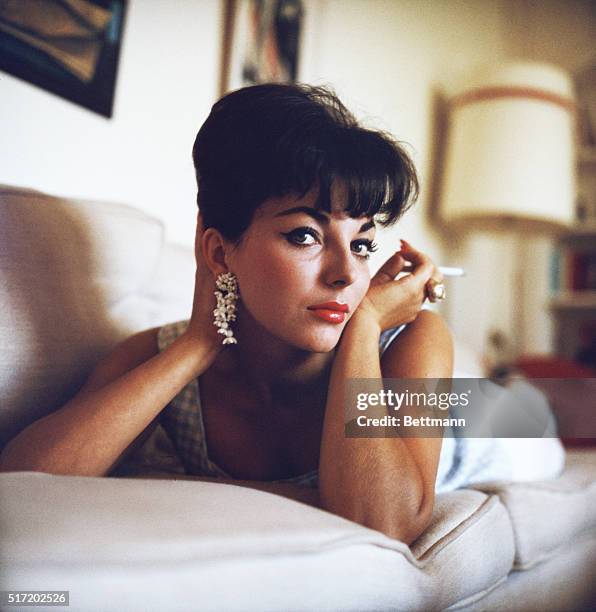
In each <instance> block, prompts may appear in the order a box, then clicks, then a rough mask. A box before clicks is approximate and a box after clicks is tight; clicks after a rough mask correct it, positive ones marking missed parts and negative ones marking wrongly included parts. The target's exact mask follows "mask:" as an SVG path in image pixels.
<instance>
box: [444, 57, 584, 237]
mask: <svg viewBox="0 0 596 612" xmlns="http://www.w3.org/2000/svg"><path fill="white" fill-rule="evenodd" d="M574 121H575V119H574V96H573V85H572V81H571V79H570V78H569V77H568V76H567V75H566V73H565V72H564V71H562V70H560V69H559V68H557V67H554V66H550V65H547V64H542V63H537V62H519V61H518V62H509V63H506V64H504V65H495V66H488V67H485V68H483V69H480V70H478V71H477V72H476V73H475V74H473V75H471V77H470V78H469V79H468V81H467V82H466V84H465V86H464V87H462V88H461V89H460V90H459V91H458V92H457V93H456V95H455V96H453V97H452V98H451V99H450V100H449V133H448V143H447V154H446V160H445V163H446V166H445V174H444V177H443V189H442V198H441V211H440V212H441V217H442V219H443V220H444V221H446V222H452V221H458V222H462V221H464V222H465V221H470V220H474V219H494V220H497V221H500V220H508V219H512V220H515V219H517V220H520V219H523V220H528V221H535V222H540V223H545V224H547V225H549V226H552V225H554V226H565V225H568V224H570V223H571V222H572V220H573V217H574V201H575V172H574V150H575V147H574V133H575V132H574Z"/></svg>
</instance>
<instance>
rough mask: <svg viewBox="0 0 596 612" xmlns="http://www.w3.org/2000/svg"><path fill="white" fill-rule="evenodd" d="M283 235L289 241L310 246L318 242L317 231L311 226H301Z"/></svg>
mask: <svg viewBox="0 0 596 612" xmlns="http://www.w3.org/2000/svg"><path fill="white" fill-rule="evenodd" d="M283 235H284V236H285V238H286V240H287V241H288V242H290V243H292V244H297V245H299V246H310V245H312V244H316V243H317V242H318V237H317V234H316V232H315V231H314V230H312V229H311V228H309V227H300V228H298V229H295V230H292V231H291V232H287V233H284V234H283Z"/></svg>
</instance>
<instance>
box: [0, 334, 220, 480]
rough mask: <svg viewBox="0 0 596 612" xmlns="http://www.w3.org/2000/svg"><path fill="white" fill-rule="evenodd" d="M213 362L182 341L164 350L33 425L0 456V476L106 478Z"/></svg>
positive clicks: (205, 351) (200, 348)
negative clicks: (19, 473)
mask: <svg viewBox="0 0 596 612" xmlns="http://www.w3.org/2000/svg"><path fill="white" fill-rule="evenodd" d="M211 359H212V355H211V349H210V348H208V346H207V344H203V343H201V342H200V341H199V340H196V339H194V338H187V337H185V336H181V337H180V338H179V339H178V340H176V341H175V342H174V343H172V345H170V346H169V347H168V348H167V349H166V350H165V351H163V352H161V353H158V354H157V355H155V356H154V357H152V358H151V359H149V360H148V361H145V362H144V363H142V364H141V365H139V366H137V367H136V368H134V369H132V370H130V371H129V372H126V373H125V374H123V375H122V376H120V377H119V378H116V379H115V380H114V381H112V382H110V383H109V384H106V385H105V386H103V387H101V388H100V389H98V390H95V391H89V392H87V393H80V394H79V395H77V396H76V397H75V398H73V399H72V400H71V401H70V402H68V403H67V404H65V405H64V406H63V407H62V408H60V409H59V410H57V411H55V412H53V413H52V414H49V415H48V416H46V417H44V418H42V419H40V420H38V421H36V422H35V423H33V424H31V425H30V426H29V427H27V428H26V429H25V430H23V431H22V432H21V433H20V434H19V435H18V436H16V437H15V438H14V439H13V440H12V441H11V442H10V443H9V444H8V446H7V447H6V448H5V449H4V451H3V453H2V456H1V457H0V471H21V470H22V471H41V472H49V473H52V474H74V475H81V476H103V475H105V474H107V473H109V471H110V470H111V469H112V467H113V466H114V465H115V464H116V462H117V461H118V459H119V458H120V456H121V455H122V453H123V452H124V451H125V450H126V448H127V447H128V446H129V445H130V444H131V443H132V442H133V440H134V439H135V438H136V437H137V436H138V435H139V434H140V433H141V432H142V431H143V430H144V429H145V428H146V427H147V426H148V425H149V424H150V423H151V422H152V421H153V419H154V418H155V417H156V416H157V414H159V412H160V411H161V410H162V409H163V408H164V407H165V406H166V405H167V404H168V402H170V401H171V399H172V398H173V397H174V396H175V395H176V394H177V393H178V392H179V391H180V390H181V389H182V388H183V387H184V386H185V385H186V384H187V383H188V382H189V381H190V380H192V379H193V378H195V377H196V376H198V375H199V374H200V373H201V372H202V371H204V370H205V369H206V368H207V367H208V365H209V363H210V361H211Z"/></svg>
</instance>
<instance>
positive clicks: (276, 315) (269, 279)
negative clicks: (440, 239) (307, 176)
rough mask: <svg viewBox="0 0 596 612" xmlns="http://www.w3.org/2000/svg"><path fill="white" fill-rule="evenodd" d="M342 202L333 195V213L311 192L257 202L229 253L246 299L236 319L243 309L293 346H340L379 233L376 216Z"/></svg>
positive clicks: (367, 277) (323, 349)
mask: <svg viewBox="0 0 596 612" xmlns="http://www.w3.org/2000/svg"><path fill="white" fill-rule="evenodd" d="M342 201H343V200H342V199H341V198H334V206H333V208H332V212H331V214H328V213H326V212H325V211H320V210H316V209H315V208H314V204H315V202H316V192H315V191H311V192H309V193H308V194H307V195H306V196H304V197H303V198H302V199H299V198H297V197H296V196H285V197H283V198H274V199H271V200H268V201H266V202H265V203H264V204H263V205H262V206H261V207H259V209H258V210H257V212H256V213H255V217H254V219H253V222H252V223H251V225H250V227H249V228H248V230H247V231H246V232H245V234H244V235H243V238H242V242H241V243H240V245H239V246H238V247H237V248H236V249H234V250H232V251H231V252H230V253H229V259H228V265H229V269H230V270H231V271H232V272H234V273H235V274H236V276H237V278H238V285H239V290H240V296H241V308H240V312H239V320H238V323H239V324H241V317H242V316H243V315H242V311H243V310H246V311H247V314H248V315H249V316H250V317H251V318H252V319H254V321H256V323H258V324H260V325H261V326H262V327H263V328H265V329H266V330H267V331H268V332H269V333H271V334H272V335H273V336H275V337H277V338H280V339H282V340H284V341H285V342H287V343H289V344H291V345H293V346H296V347H298V348H301V349H303V350H307V351H312V352H328V351H331V350H333V349H334V348H335V346H336V345H337V343H338V341H339V338H340V335H341V333H342V331H343V329H344V327H345V326H346V324H347V323H348V321H349V319H350V317H351V316H353V314H354V311H355V310H356V308H357V307H358V305H359V304H360V302H361V301H362V299H363V297H364V295H365V294H366V292H367V290H368V287H369V284H370V271H369V267H368V263H367V260H368V257H367V256H368V254H369V252H370V250H371V247H373V248H374V246H373V239H374V235H375V227H374V224H373V222H372V219H370V218H368V217H361V218H357V219H352V218H350V217H349V216H348V215H347V214H346V213H345V212H343V206H341V202H342ZM336 202H337V204H336ZM329 303H331V304H329ZM321 305H325V306H327V307H326V308H324V307H322V306H321ZM342 310H343V311H345V312H343V313H342ZM251 324H254V322H251Z"/></svg>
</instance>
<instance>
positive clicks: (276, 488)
mask: <svg viewBox="0 0 596 612" xmlns="http://www.w3.org/2000/svg"><path fill="white" fill-rule="evenodd" d="M139 478H165V479H167V480H196V481H201V482H214V483H217V484H233V485H237V486H239V487H247V488H249V489H257V490H259V491H266V492H267V493H273V494H275V495H281V496H282V497H287V498H288V499H293V500H295V501H299V502H302V503H303V504H307V505H309V506H314V507H316V508H320V507H321V502H320V499H319V490H318V489H317V488H313V487H307V486H305V485H298V484H294V483H291V482H266V481H261V480H233V479H229V478H214V477H210V476H193V475H191V474H180V475H176V476H172V475H171V474H164V473H159V472H157V473H153V474H152V473H147V474H142V475H141V476H139Z"/></svg>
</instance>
